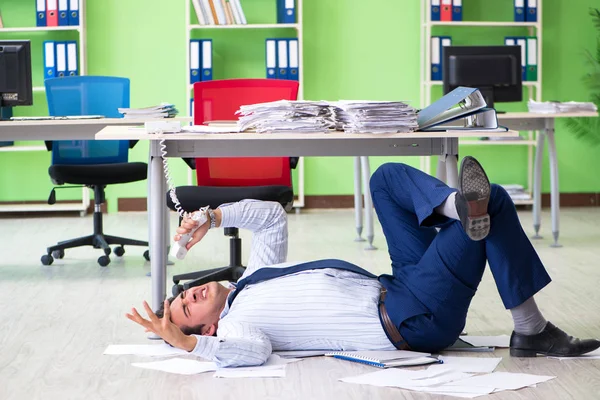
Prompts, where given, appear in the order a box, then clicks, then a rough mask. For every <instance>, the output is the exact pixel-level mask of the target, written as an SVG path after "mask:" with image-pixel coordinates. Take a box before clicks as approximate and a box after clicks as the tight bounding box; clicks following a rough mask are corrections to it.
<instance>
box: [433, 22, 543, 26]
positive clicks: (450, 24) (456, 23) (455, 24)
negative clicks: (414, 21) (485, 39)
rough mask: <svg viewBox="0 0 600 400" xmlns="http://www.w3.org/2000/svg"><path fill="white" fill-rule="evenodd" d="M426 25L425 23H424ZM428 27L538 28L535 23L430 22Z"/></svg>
mask: <svg viewBox="0 0 600 400" xmlns="http://www.w3.org/2000/svg"><path fill="white" fill-rule="evenodd" d="M425 24H427V23H425ZM429 25H430V26H503V27H523V28H539V24H538V23H537V22H513V21H506V22H495V21H431V22H429Z"/></svg>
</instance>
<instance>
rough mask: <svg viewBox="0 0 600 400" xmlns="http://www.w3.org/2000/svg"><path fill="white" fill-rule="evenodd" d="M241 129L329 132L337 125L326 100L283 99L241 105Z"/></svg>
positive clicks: (260, 131)
mask: <svg viewBox="0 0 600 400" xmlns="http://www.w3.org/2000/svg"><path fill="white" fill-rule="evenodd" d="M236 114H238V115H240V117H239V120H238V127H239V129H240V131H245V130H247V129H254V130H256V132H259V133H262V132H275V133H276V132H294V133H299V132H300V133H302V132H310V133H314V132H325V131H327V130H329V129H331V128H333V127H335V122H334V120H333V115H332V111H331V108H330V107H329V104H328V103H327V102H323V101H289V100H280V101H273V102H269V103H258V104H250V105H246V106H241V107H240V109H239V110H238V111H237V112H236Z"/></svg>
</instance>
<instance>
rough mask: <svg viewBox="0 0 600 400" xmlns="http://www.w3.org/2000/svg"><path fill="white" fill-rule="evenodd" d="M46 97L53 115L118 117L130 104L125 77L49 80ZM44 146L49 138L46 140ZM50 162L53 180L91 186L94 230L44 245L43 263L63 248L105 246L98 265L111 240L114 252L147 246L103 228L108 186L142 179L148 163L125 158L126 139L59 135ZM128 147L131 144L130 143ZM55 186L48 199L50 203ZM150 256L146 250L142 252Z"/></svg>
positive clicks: (105, 259) (105, 262)
mask: <svg viewBox="0 0 600 400" xmlns="http://www.w3.org/2000/svg"><path fill="white" fill-rule="evenodd" d="M45 84H46V97H47V99H48V109H49V112H50V115H51V116H66V115H103V116H105V117H106V118H120V117H121V114H120V113H119V112H118V110H117V109H118V108H119V107H125V108H128V107H129V79H126V78H115V77H103V76H73V77H66V78H57V79H47V80H46V81H45ZM133 144H135V143H133ZM47 145H48V143H47ZM49 147H50V150H51V151H52V165H51V166H50V168H49V170H48V173H49V174H50V178H51V179H52V182H53V183H54V184H55V185H64V184H71V185H84V186H88V187H89V188H91V189H93V190H94V233H93V234H92V235H89V236H84V237H79V238H76V239H71V240H66V241H63V242H59V243H58V244H57V245H55V246H51V247H48V249H47V254H45V255H43V256H42V264H44V265H50V264H52V262H53V261H54V259H55V258H63V257H64V255H65V249H70V248H73V247H79V246H93V247H94V248H96V249H100V248H101V249H103V250H104V255H103V256H101V257H100V258H98V264H100V265H101V266H103V267H105V266H107V265H108V264H109V263H110V258H109V257H108V256H109V255H110V253H111V249H110V245H112V244H116V245H119V246H118V247H115V248H114V253H115V254H116V255H117V256H118V257H120V256H122V255H123V254H124V253H125V249H124V247H123V246H124V245H131V246H148V242H143V241H140V240H133V239H126V238H122V237H118V236H110V235H105V234H104V233H103V232H102V211H101V205H102V203H104V199H105V197H104V188H105V187H106V185H112V184H117V183H128V182H136V181H141V180H144V179H146V173H147V169H148V168H147V164H146V163H142V162H127V156H128V151H129V148H130V142H129V141H126V140H114V141H103V140H98V141H94V140H61V141H53V142H51V143H50V145H49ZM131 147H132V146H131ZM55 201H56V195H55V192H54V189H53V190H52V193H51V195H50V199H49V200H48V202H49V203H50V204H54V202H55ZM144 257H146V259H148V252H146V253H144Z"/></svg>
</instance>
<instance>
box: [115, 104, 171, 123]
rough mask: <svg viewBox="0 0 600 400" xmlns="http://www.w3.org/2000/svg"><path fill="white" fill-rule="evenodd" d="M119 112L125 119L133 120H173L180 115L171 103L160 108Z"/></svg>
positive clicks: (122, 110) (128, 109)
mask: <svg viewBox="0 0 600 400" xmlns="http://www.w3.org/2000/svg"><path fill="white" fill-rule="evenodd" d="M119 112H120V113H121V114H123V115H124V116H125V118H132V119H149V118H173V117H175V116H176V115H177V114H179V111H178V110H177V109H176V108H175V106H174V105H173V104H170V103H161V104H160V105H158V106H153V107H146V108H119Z"/></svg>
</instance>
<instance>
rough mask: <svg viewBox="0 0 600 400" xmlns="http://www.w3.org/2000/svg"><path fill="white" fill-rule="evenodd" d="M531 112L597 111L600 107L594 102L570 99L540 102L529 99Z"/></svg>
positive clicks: (528, 104)
mask: <svg viewBox="0 0 600 400" xmlns="http://www.w3.org/2000/svg"><path fill="white" fill-rule="evenodd" d="M527 106H528V108H529V112H534V113H542V114H555V113H577V112H596V111H598V107H596V105H595V104H594V103H589V102H588V103H580V102H576V101H568V102H564V103H561V102H559V101H544V102H538V101H535V100H529V102H528V103H527Z"/></svg>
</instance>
